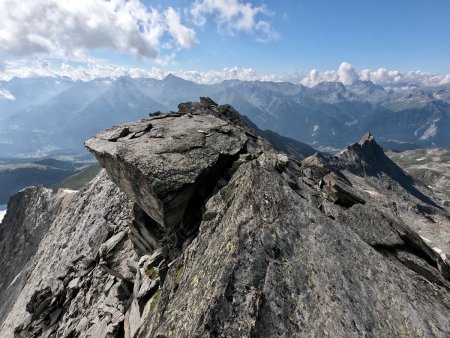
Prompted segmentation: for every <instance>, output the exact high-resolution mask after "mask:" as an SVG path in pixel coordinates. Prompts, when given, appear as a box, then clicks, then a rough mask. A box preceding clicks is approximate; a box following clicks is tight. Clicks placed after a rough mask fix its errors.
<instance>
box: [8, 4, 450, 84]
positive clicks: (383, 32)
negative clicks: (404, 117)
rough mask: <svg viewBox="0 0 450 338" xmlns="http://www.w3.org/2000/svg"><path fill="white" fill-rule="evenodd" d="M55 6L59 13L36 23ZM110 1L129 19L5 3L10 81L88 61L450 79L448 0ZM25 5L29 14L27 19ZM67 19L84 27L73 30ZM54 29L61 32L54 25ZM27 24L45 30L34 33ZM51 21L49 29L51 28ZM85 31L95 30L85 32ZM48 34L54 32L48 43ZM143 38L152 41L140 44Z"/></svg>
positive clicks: (80, 7) (97, 9)
mask: <svg viewBox="0 0 450 338" xmlns="http://www.w3.org/2000/svg"><path fill="white" fill-rule="evenodd" d="M52 2H53V3H55V4H57V6H58V7H60V8H59V9H60V11H59V12H58V11H56V12H55V13H51V14H42V17H40V18H39V15H40V14H39V13H44V12H45V11H43V10H42V8H45V6H46V5H48V4H49V3H52ZM112 2H113V3H115V4H116V6H118V7H120V6H122V7H121V8H122V9H123V10H121V11H116V12H115V13H114V15H113V16H116V18H114V21H111V22H110V23H109V22H107V20H109V19H106V16H103V15H97V14H99V13H101V12H104V11H106V10H107V8H106V7H105V2H103V0H79V1H77V5H76V6H74V5H62V2H58V1H57V0H23V1H22V2H21V6H18V5H17V1H13V0H4V1H3V2H2V3H3V6H4V8H0V13H3V14H0V33H1V32H2V30H3V33H4V34H3V40H2V34H0V42H1V43H0V46H3V47H0V56H2V58H1V59H3V60H4V65H3V68H5V65H6V68H8V69H9V71H10V72H11V69H12V68H14V65H15V66H16V67H17V68H20V67H22V68H24V67H25V66H27V65H28V66H27V67H32V65H33V64H36V62H38V61H39V62H40V64H48V60H51V61H50V64H51V65H53V66H54V67H55V65H57V64H58V63H65V64H66V65H70V66H71V67H75V68H76V67H80V65H82V64H83V63H87V62H88V63H90V64H92V63H95V62H99V63H103V64H108V65H111V66H112V67H117V66H123V67H135V68H140V69H143V70H149V69H154V68H157V69H158V70H161V71H163V72H168V71H172V70H174V71H191V70H193V71H198V72H206V71H209V70H221V69H223V68H226V67H228V68H231V67H238V68H239V69H240V68H252V69H253V70H254V71H255V72H257V73H258V74H274V75H277V76H286V74H307V73H308V72H309V71H310V70H311V69H318V70H319V71H326V70H333V69H337V68H338V67H339V65H340V64H341V62H343V61H347V62H349V63H350V64H352V65H353V66H354V67H355V68H356V69H358V70H362V69H371V70H376V69H379V68H385V69H388V70H392V71H394V70H395V71H400V72H402V73H405V72H408V71H411V70H420V71H422V72H428V73H439V74H444V73H450V61H449V60H450V1H448V0H430V1H423V0H404V1H393V0H391V1H387V0H373V1H369V0H340V1H334V0H314V1H312V0H310V1H305V0H278V1H256V0H255V1H248V0H246V1H243V0H189V1H188V0H172V1H171V0H167V1H162V0H155V1H153V0H140V1H139V0H131V1H130V2H127V1H126V0H113V1H112ZM141 5H143V6H141ZM27 6H28V7H29V8H28V11H25V10H23V8H26V7H27ZM0 7H2V5H1V4H0ZM19 7H20V8H19ZM47 12H48V11H47ZM47 12H45V13H47ZM27 13H28V14H27ZM29 13H34V14H32V15H33V17H30V16H29V15H30V14H29ZM117 13H119V14H117ZM155 13H156V14H155ZM116 14H117V15H116ZM27 15H28V16H27ZM245 15H247V16H245ZM71 16H73V18H75V19H74V21H80V22H81V23H78V24H80V25H83V26H79V27H78V26H75V29H74V27H73V25H69V24H68V23H67V22H69V21H70V18H71ZM58 18H59V19H58ZM155 18H156V19H155ZM35 19H37V20H35ZM58 20H60V21H61V24H60V25H58V24H56V25H55V22H56V23H59V21H58ZM142 20H143V22H144V25H147V26H146V28H142ZM30 21H32V22H34V21H36V22H38V23H39V25H38V24H36V26H35V27H34V29H33V25H32V24H31V25H30V24H29V22H30ZM2 22H3V24H2ZM21 22H22V24H21ZM24 22H27V23H28V24H27V25H24V24H23V23H24ZM45 22H52V23H53V25H51V26H50V25H49V26H48V27H45ZM87 22H89V23H92V22H93V23H92V25H91V26H89V27H88V28H86V23H87ZM99 22H100V24H98V23H99ZM124 22H125V23H126V24H124ZM43 23H44V24H43ZM83 23H84V24H83ZM76 24H77V23H75V25H76ZM2 25H3V26H2ZM20 25H22V26H23V27H21V26H20ZM102 25H103V26H102ZM108 25H109V26H108ZM126 25H129V27H127V26H126ZM140 25H141V26H140ZM25 26H26V27H25ZM41 26H43V27H41ZM30 27H31V28H30ZM56 27H60V28H56ZM108 27H111V32H110V34H109V35H108V32H107V30H108ZM136 27H138V28H137V31H136ZM161 27H163V28H161ZM27 29H29V30H30V31H27ZM32 29H33V30H32ZM40 29H42V34H41V35H40V36H39V30H40ZM89 29H92V31H89ZM158 29H161V31H158ZM49 30H55V31H56V33H54V34H52V35H51V36H50V37H48V36H47V32H48V31H49ZM144 30H146V35H145V36H142V39H135V37H136V36H138V35H139V34H138V33H139V32H143V31H144ZM105 31H106V32H105ZM5 32H6V33H5ZM136 32H138V33H136ZM155 32H159V33H158V34H156V33H155ZM30 33H31V34H30ZM155 35H157V37H155ZM5 36H6V37H5ZM24 36H30V38H29V39H28V40H27V39H24ZM96 36H99V38H98V39H97V40H96V39H95V37H96ZM67 37H70V38H69V39H67ZM138 37H139V36H138ZM139 38H141V37H139ZM14 39H17V41H15V40H14ZM20 39H21V40H20ZM147 42H149V44H148V46H146V43H147ZM78 47H79V48H78ZM147 47H148V48H147ZM86 60H89V61H86ZM24 65H25V66H24ZM0 67H1V64H0Z"/></svg>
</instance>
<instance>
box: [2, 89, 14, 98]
mask: <svg viewBox="0 0 450 338" xmlns="http://www.w3.org/2000/svg"><path fill="white" fill-rule="evenodd" d="M0 99H5V100H11V101H13V100H15V99H16V98H15V97H14V95H13V94H11V93H10V92H9V91H7V90H6V89H3V88H0Z"/></svg>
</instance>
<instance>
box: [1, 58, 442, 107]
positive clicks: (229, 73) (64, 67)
mask: <svg viewBox="0 0 450 338" xmlns="http://www.w3.org/2000/svg"><path fill="white" fill-rule="evenodd" d="M171 57H173V55H169V56H168V58H169V59H170V58H171ZM165 63H166V62H165V61H164V60H162V61H161V64H162V65H163V66H165ZM169 73H172V74H174V75H176V76H179V77H181V78H183V79H186V80H190V81H194V82H197V83H202V84H212V83H218V82H221V81H224V80H232V79H237V80H242V81H274V82H280V81H287V82H293V83H301V84H303V85H305V86H308V87H313V86H315V85H317V84H318V83H320V82H323V81H325V82H330V81H340V82H342V83H344V84H345V85H351V84H353V83H355V81H357V80H358V79H359V80H363V81H372V82H374V83H376V84H379V85H382V86H384V87H385V88H393V89H398V88H408V87H411V86H418V87H421V86H440V85H450V74H431V73H426V72H420V71H411V72H406V73H400V72H398V71H392V70H386V69H384V68H380V69H377V70H373V71H372V70H368V69H364V70H361V71H359V72H357V71H356V70H355V69H354V68H353V66H352V65H351V64H349V63H347V62H343V63H342V64H341V65H340V66H339V68H338V69H337V70H328V71H324V72H320V71H318V70H317V69H313V70H311V71H310V72H309V73H308V74H307V75H306V76H302V75H301V74H299V73H296V72H293V73H288V74H284V75H277V74H271V73H268V74H259V73H258V72H257V71H256V70H255V69H253V68H245V67H244V68H243V67H229V68H223V69H221V70H208V71H195V70H178V71H177V70H175V71H174V70H172V71H167V70H162V69H159V68H156V67H153V68H151V69H142V68H136V67H126V66H115V65H111V64H108V63H107V62H105V61H101V60H95V59H89V60H88V61H87V62H78V63H75V64H74V63H71V64H69V63H64V62H61V61H55V60H50V61H46V60H36V61H29V60H22V61H14V62H12V61H5V62H3V64H2V67H0V80H6V81H7V80H10V79H11V78H13V77H15V76H17V77H22V78H24V77H40V76H51V77H59V76H67V77H70V78H72V79H74V80H82V81H89V80H92V79H95V78H99V77H119V76H130V77H133V78H156V79H163V78H164V77H165V76H167V75H168V74H169ZM7 96H8V93H7V92H2V93H0V97H3V98H6V97H7ZM9 99H12V97H9Z"/></svg>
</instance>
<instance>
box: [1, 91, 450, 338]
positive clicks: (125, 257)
mask: <svg viewBox="0 0 450 338" xmlns="http://www.w3.org/2000/svg"><path fill="white" fill-rule="evenodd" d="M260 135H262V133H261V131H258V130H255V128H254V126H252V125H251V124H249V123H247V122H246V121H245V119H242V118H241V116H240V115H239V113H237V112H236V111H235V110H234V109H233V108H232V107H231V106H228V105H223V106H220V105H217V104H216V103H215V102H213V101H212V100H210V99H208V98H201V99H200V102H188V103H183V104H180V105H179V110H178V111H177V112H170V113H161V112H157V113H154V114H151V116H150V117H148V118H146V119H142V120H139V121H135V122H131V123H127V124H124V125H120V126H114V127H111V128H109V129H107V130H105V131H103V132H100V133H98V134H97V135H95V136H94V137H93V138H91V139H90V140H88V141H86V147H87V148H88V149H89V150H90V151H91V152H92V153H93V154H94V155H95V156H96V158H97V159H98V161H99V162H100V164H101V165H102V166H103V167H104V168H105V170H104V171H102V172H101V173H100V174H99V176H97V177H96V178H95V179H94V180H93V181H92V182H90V183H89V184H88V185H87V186H86V187H84V188H83V189H81V190H80V191H78V192H72V191H64V190H54V191H53V190H48V189H36V188H31V189H29V190H26V191H25V192H22V193H20V194H19V195H17V196H16V197H14V200H13V202H10V205H9V207H8V213H7V215H6V217H5V220H4V221H3V223H2V224H1V228H0V234H1V241H0V250H1V251H0V252H2V267H1V269H2V277H1V279H0V282H1V285H2V288H1V291H2V292H1V293H0V297H1V304H4V305H2V306H1V307H0V311H1V312H0V314H1V321H0V325H1V326H0V336H1V337H13V336H15V337H99V338H103V337H127V338H128V337H130V338H131V337H133V338H138V337H139V338H141V337H306V336H308V337H309V336H320V337H323V336H329V337H380V336H381V337H399V336H404V337H412V336H414V337H415V336H427V337H428V336H435V337H446V336H449V335H450V281H449V278H450V267H449V261H448V259H447V256H448V255H449V254H450V247H449V245H448V243H449V241H448V239H449V238H450V236H449V235H450V216H449V210H448V208H447V207H446V206H445V205H444V204H442V203H441V202H440V200H439V199H438V198H437V197H436V196H434V194H433V192H432V191H431V190H429V189H428V188H427V187H425V186H421V185H420V184H419V183H417V182H415V181H414V180H412V179H411V178H410V177H409V176H408V175H406V174H405V173H404V172H403V171H402V170H401V169H400V168H399V167H398V166H396V165H395V163H393V162H392V161H390V160H389V159H388V158H387V157H386V156H385V155H384V152H383V150H382V149H381V147H379V146H378V144H377V143H376V141H375V139H374V138H373V136H371V135H370V134H367V135H366V136H365V137H364V138H363V139H362V140H361V141H360V142H359V143H356V144H354V145H351V146H349V147H348V148H347V149H346V150H345V151H343V152H342V153H341V154H339V155H338V156H333V157H324V156H322V155H320V154H315V155H312V156H310V157H307V158H303V157H301V156H300V157H298V156H297V155H298V149H293V148H292V144H291V145H290V146H289V147H284V149H285V151H286V150H287V151H288V150H289V149H292V150H293V151H292V152H289V151H288V153H281V152H279V151H278V150H276V149H275V147H274V146H273V145H271V143H269V141H267V140H266V139H264V138H263V137H262V136H260ZM271 141H272V143H274V144H276V145H278V146H280V144H281V143H282V142H283V139H282V138H279V137H278V136H276V135H275V136H274V135H271ZM294 146H295V144H294ZM23 210H26V214H24V213H23V212H22V211H23ZM21 212H22V213H21ZM26 215H28V216H26ZM19 216H20V217H19ZM39 220H40V221H39ZM38 221H39V222H38ZM35 228H36V229H39V231H37V230H33V229H35ZM18 231H20V233H17V232H18ZM28 239H30V240H28ZM11 241H16V242H17V245H16V249H15V251H10V250H6V249H5V248H8V247H9V246H10V245H11ZM8 245H9V246H8Z"/></svg>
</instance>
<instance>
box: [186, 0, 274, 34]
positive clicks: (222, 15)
mask: <svg viewBox="0 0 450 338" xmlns="http://www.w3.org/2000/svg"><path fill="white" fill-rule="evenodd" d="M191 14H192V16H193V17H194V20H195V22H196V23H197V24H198V25H200V26H203V25H205V24H206V21H207V16H208V15H211V16H213V17H214V18H215V20H216V22H217V25H218V27H219V28H220V29H223V28H225V30H226V31H228V32H229V33H231V34H233V33H237V32H247V33H254V34H256V37H257V40H258V41H262V42H267V41H270V40H274V39H276V38H277V37H278V33H277V32H276V31H275V30H273V28H272V26H271V24H270V23H269V22H268V21H267V20H263V19H261V18H260V17H261V16H266V17H267V16H270V15H271V13H270V12H269V11H268V10H267V8H266V7H265V6H253V5H252V4H251V3H248V2H247V3H244V2H242V1H240V0H195V2H194V3H193V5H192V7H191Z"/></svg>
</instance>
